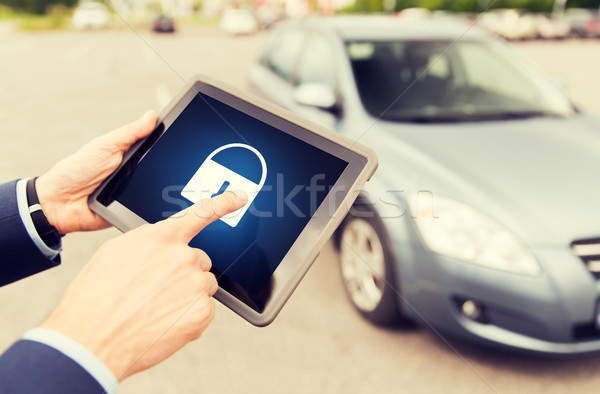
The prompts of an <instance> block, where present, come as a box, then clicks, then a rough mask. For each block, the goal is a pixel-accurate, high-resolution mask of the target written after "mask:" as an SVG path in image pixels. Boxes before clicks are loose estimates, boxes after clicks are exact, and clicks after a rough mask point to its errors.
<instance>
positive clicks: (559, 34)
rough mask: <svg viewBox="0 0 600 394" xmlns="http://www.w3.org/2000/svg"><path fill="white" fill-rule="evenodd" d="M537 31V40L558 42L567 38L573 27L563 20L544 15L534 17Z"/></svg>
mask: <svg viewBox="0 0 600 394" xmlns="http://www.w3.org/2000/svg"><path fill="white" fill-rule="evenodd" d="M533 20H534V22H535V27H536V30H537V38H542V39H549V40H556V39H563V38H567V37H568V36H569V34H570V33H571V26H570V25H569V24H568V23H567V22H565V21H564V20H561V19H554V18H552V17H551V16H548V15H544V14H535V15H534V16H533Z"/></svg>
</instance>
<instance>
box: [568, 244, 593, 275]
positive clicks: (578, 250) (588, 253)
mask: <svg viewBox="0 0 600 394" xmlns="http://www.w3.org/2000/svg"><path fill="white" fill-rule="evenodd" d="M571 249H572V250H573V253H575V254H576V255H577V256H579V258H581V260H583V262H584V264H585V266H586V267H587V269H588V270H589V271H590V272H591V273H592V275H594V277H596V279H600V238H595V239H586V240H581V241H575V242H573V243H572V244H571Z"/></svg>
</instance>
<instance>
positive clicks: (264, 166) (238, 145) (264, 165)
mask: <svg viewBox="0 0 600 394" xmlns="http://www.w3.org/2000/svg"><path fill="white" fill-rule="evenodd" d="M229 148H244V149H248V150H249V151H251V152H252V153H254V154H255V155H256V156H257V157H258V159H259V160H260V165H261V166H262V175H261V176H260V182H259V183H258V186H259V187H261V188H262V187H263V186H264V185H265V181H266V180H267V162H266V161H265V158H264V157H263V155H262V154H261V153H260V152H259V151H258V150H257V149H256V148H255V147H253V146H250V145H247V144H241V143H239V142H236V143H233V144H227V145H223V146H221V147H220V148H217V149H215V150H214V151H212V153H211V154H210V155H208V157H207V158H206V160H212V158H213V157H215V155H216V154H217V153H219V152H221V151H224V150H225V149H229Z"/></svg>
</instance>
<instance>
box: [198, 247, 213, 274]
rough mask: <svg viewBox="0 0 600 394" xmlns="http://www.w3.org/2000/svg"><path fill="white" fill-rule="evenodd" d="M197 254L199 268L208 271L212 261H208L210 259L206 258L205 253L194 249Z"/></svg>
mask: <svg viewBox="0 0 600 394" xmlns="http://www.w3.org/2000/svg"><path fill="white" fill-rule="evenodd" d="M196 250H197V251H198V252H197V253H198V256H199V259H200V264H201V267H203V268H204V269H205V270H207V271H208V270H209V269H210V268H211V267H212V260H211V259H210V257H209V256H208V254H206V252H205V251H203V250H202V249H196Z"/></svg>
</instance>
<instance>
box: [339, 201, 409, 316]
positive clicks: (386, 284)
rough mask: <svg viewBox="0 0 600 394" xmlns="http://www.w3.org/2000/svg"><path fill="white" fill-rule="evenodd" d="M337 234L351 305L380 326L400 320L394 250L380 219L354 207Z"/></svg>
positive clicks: (365, 210)
mask: <svg viewBox="0 0 600 394" xmlns="http://www.w3.org/2000/svg"><path fill="white" fill-rule="evenodd" d="M353 210H354V211H355V213H354V214H353V213H349V214H348V216H347V217H346V219H345V220H344V223H343V224H342V227H341V229H340V232H339V234H338V238H337V239H338V247H339V252H340V268H341V273H342V279H343V284H344V288H345V289H346V293H347V294H348V297H349V298H350V301H351V302H352V304H353V305H354V307H355V308H356V309H357V310H358V311H359V312H360V313H361V314H362V315H363V316H364V317H365V318H366V319H368V320H369V321H371V322H373V323H375V324H379V325H391V324H398V323H403V322H404V321H405V320H404V319H403V318H402V316H401V313H400V308H399V305H398V301H397V300H398V297H399V294H400V293H399V288H398V286H397V285H396V280H395V278H394V267H393V262H394V258H393V253H392V250H391V244H390V242H389V241H388V236H387V232H386V230H385V227H384V226H383V223H382V222H381V219H380V218H379V217H378V216H377V214H376V213H374V212H373V211H372V210H369V209H368V208H364V207H361V206H360V205H359V206H354V207H353Z"/></svg>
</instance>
